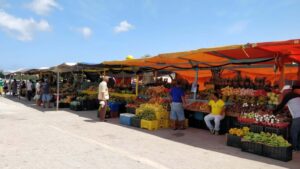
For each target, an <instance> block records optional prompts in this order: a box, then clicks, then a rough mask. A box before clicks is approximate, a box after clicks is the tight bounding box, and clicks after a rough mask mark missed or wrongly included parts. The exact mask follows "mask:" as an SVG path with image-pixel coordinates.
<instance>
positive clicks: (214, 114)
mask: <svg viewBox="0 0 300 169" xmlns="http://www.w3.org/2000/svg"><path fill="white" fill-rule="evenodd" d="M208 105H209V106H210V108H211V113H210V114H208V115H206V116H205V117H204V121H205V124H206V126H207V127H208V129H209V130H210V132H211V133H212V134H215V135H219V131H220V122H221V120H223V119H224V117H225V111H224V110H225V109H224V107H225V103H224V101H223V100H222V99H221V96H220V95H219V93H214V94H213V95H212V96H211V100H210V101H209V102H208ZM212 120H214V122H215V126H213V125H212V124H211V121H212Z"/></svg>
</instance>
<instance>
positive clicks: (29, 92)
mask: <svg viewBox="0 0 300 169" xmlns="http://www.w3.org/2000/svg"><path fill="white" fill-rule="evenodd" d="M26 96H27V100H28V101H31V98H32V80H31V79H30V80H28V81H27V83H26Z"/></svg>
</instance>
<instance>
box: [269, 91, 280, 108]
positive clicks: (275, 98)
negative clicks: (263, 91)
mask: <svg viewBox="0 0 300 169" xmlns="http://www.w3.org/2000/svg"><path fill="white" fill-rule="evenodd" d="M267 96H268V98H269V101H268V104H269V105H278V104H279V94H276V93H273V92H269V93H268V94H267Z"/></svg>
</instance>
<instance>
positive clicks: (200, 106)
mask: <svg viewBox="0 0 300 169" xmlns="http://www.w3.org/2000/svg"><path fill="white" fill-rule="evenodd" d="M185 109H188V110H197V111H199V112H209V106H208V104H207V103H203V102H197V101H196V102H193V103H190V104H188V105H187V106H186V107H185Z"/></svg>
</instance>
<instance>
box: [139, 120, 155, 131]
mask: <svg viewBox="0 0 300 169" xmlns="http://www.w3.org/2000/svg"><path fill="white" fill-rule="evenodd" d="M141 128H143V129H147V130H157V129H158V121H157V120H153V121H149V120H143V119H142V120H141Z"/></svg>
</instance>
